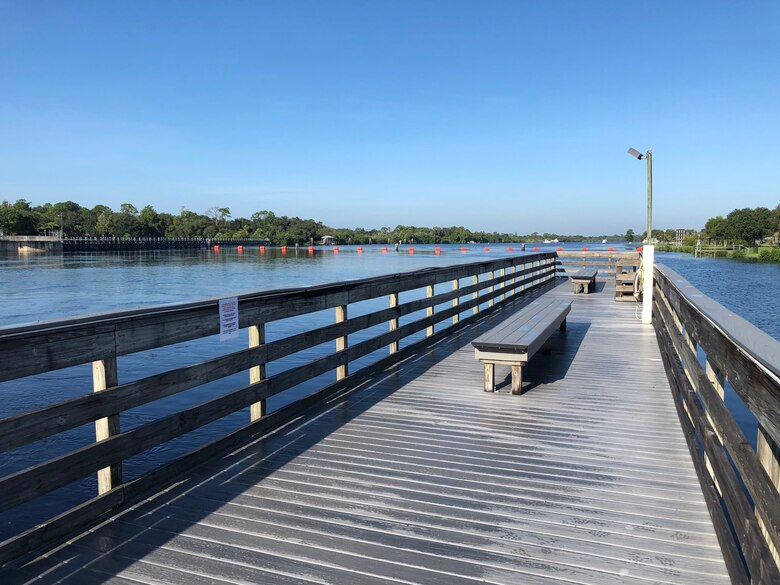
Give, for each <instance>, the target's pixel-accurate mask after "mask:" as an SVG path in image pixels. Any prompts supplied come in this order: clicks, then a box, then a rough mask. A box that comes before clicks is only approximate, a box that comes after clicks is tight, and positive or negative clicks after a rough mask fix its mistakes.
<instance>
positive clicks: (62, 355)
mask: <svg viewBox="0 0 780 585" xmlns="http://www.w3.org/2000/svg"><path fill="white" fill-rule="evenodd" d="M489 275H492V277H489ZM554 278H555V255H554V254H552V253H540V254H531V255H526V256H517V257H512V258H502V259H498V260H492V261H481V262H475V263H470V264H461V265H456V266H450V267H444V268H434V269H423V270H417V271H413V272H408V273H401V274H393V275H387V276H379V277H373V278H365V279H360V280H354V281H346V282H340V283H333V284H326V285H321V286H315V287H307V288H294V289H286V290H271V291H261V292H257V293H249V294H245V295H240V296H239V297H238V301H239V326H240V327H241V328H247V330H248V331H249V347H247V348H246V349H242V350H240V351H233V352H232V353H228V354H225V355H221V356H219V357H216V358H212V359H209V360H207V361H204V362H202V363H197V364H190V365H182V366H179V367H176V368H174V369H170V370H168V371H165V372H162V373H157V374H154V375H151V376H147V377H145V378H143V379H139V380H134V381H132V382H128V383H125V384H118V383H117V380H118V376H117V375H116V371H115V369H112V368H113V367H114V366H115V365H116V358H117V356H120V355H126V354H131V353H137V352H142V351H146V350H150V349H157V348H162V347H166V346H169V345H172V344H175V343H180V342H182V341H189V340H192V339H198V338H203V337H207V336H211V335H215V334H217V333H219V311H218V308H219V299H207V300H204V301H198V302H193V303H184V304H177V305H167V306H161V307H152V308H146V309H135V310H129V311H120V312H113V313H105V314H100V315H92V316H86V317H77V318H73V319H65V320H58V321H52V322H45V323H39V324H35V325H26V326H19V327H9V328H4V329H0V353H2V355H3V358H4V359H3V361H2V363H1V364H0V381H12V380H15V379H18V378H22V377H28V376H34V375H37V374H42V373H47V372H51V371H55V370H58V369H61V368H66V367H71V366H75V365H79V364H87V363H90V362H91V363H93V366H94V367H95V368H97V369H96V370H95V371H96V372H97V374H96V376H97V377H96V378H95V390H97V391H96V392H94V393H89V394H87V393H85V394H84V395H82V396H78V397H76V398H73V399H70V400H66V401H63V402H60V403H57V404H52V405H48V406H45V407H43V408H39V409H37V410H34V411H30V412H25V413H21V414H18V415H16V416H13V417H9V418H6V419H3V420H0V452H2V451H11V450H13V449H16V448H18V447H20V446H23V445H26V444H28V443H31V442H34V441H37V440H40V439H43V438H46V437H51V436H54V435H57V434H58V433H61V432H63V431H67V430H69V429H73V428H76V427H78V426H81V425H84V424H85V423H89V422H92V421H94V422H95V424H96V425H98V427H97V428H98V432H99V433H100V434H99V435H98V438H99V439H100V440H98V441H97V442H95V443H93V444H89V445H86V446H84V447H81V448H80V449H77V450H75V451H70V452H68V453H64V454H62V455H60V456H58V457H55V458H52V459H49V460H44V461H40V462H38V463H37V464H35V465H33V466H31V467H28V468H27V469H23V470H20V471H18V472H16V473H13V474H10V475H7V476H4V477H0V510H8V509H10V508H13V507H15V506H18V505H20V504H23V503H25V502H28V501H30V500H32V499H34V498H37V497H39V496H41V495H43V494H46V493H48V492H51V491H52V490H55V489H57V488H60V487H62V486H65V485H67V484H69V483H71V482H73V481H76V480H79V479H81V478H83V477H84V476H85V475H89V474H91V473H95V472H98V473H99V474H100V475H99V477H100V478H101V479H100V487H99V494H98V496H97V497H95V498H92V499H91V500H89V501H88V502H86V503H85V504H82V505H80V506H77V507H76V508H73V509H71V510H68V511H66V512H64V513H63V514H62V515H60V516H58V517H56V518H53V519H51V520H49V521H46V522H44V523H42V524H40V525H39V526H36V527H35V528H31V529H30V530H27V531H25V532H23V533H22V534H19V535H17V536H15V537H12V538H11V539H9V540H7V541H6V542H4V543H2V544H0V564H2V563H4V562H7V561H8V560H9V559H12V558H14V557H15V556H17V555H19V554H20V553H22V552H24V551H26V550H28V549H29V548H30V547H33V546H40V545H43V544H45V543H47V542H49V541H51V540H56V539H58V538H61V537H63V536H64V535H66V534H68V533H69V532H71V531H73V530H77V529H79V528H80V527H84V526H87V525H89V524H90V523H91V522H94V521H95V519H96V518H97V516H99V515H100V514H104V513H106V512H108V511H110V510H113V509H115V508H116V507H117V506H120V505H122V504H127V503H129V502H132V501H137V498H138V497H141V495H142V494H144V493H147V492H148V491H149V490H156V489H162V488H163V487H164V485H163V483H164V482H163V479H162V478H164V480H165V481H172V480H173V478H174V477H175V473H174V470H175V469H182V468H186V467H183V466H184V465H185V464H184V463H183V461H184V460H185V459H186V460H187V461H190V462H192V461H202V460H203V458H204V457H205V455H204V453H205V452H206V451H207V452H208V453H209V454H211V455H210V456H213V455H215V454H218V453H220V452H221V451H220V449H222V448H226V449H227V448H235V446H236V442H237V441H241V440H248V439H249V438H251V437H252V436H254V433H256V432H259V431H260V430H263V431H267V430H268V429H271V428H273V427H274V425H276V424H281V423H282V422H284V421H285V420H288V419H289V416H292V413H299V412H300V411H301V409H303V408H304V405H309V404H312V403H313V402H314V401H315V400H316V399H317V397H320V398H323V397H326V396H328V395H331V394H333V393H335V392H339V391H344V390H345V389H346V388H348V387H349V386H350V384H355V383H357V382H358V381H360V380H362V379H365V377H366V376H368V375H369V374H370V373H373V372H375V371H378V369H377V368H385V367H387V366H388V365H391V364H392V363H394V362H395V361H398V360H401V359H405V358H406V357H408V356H409V355H410V352H414V351H417V350H418V349H421V348H423V347H425V346H427V345H428V344H430V343H434V342H435V341H436V340H438V339H441V338H442V336H446V335H448V334H449V333H450V332H452V331H456V330H458V329H460V328H461V327H463V326H465V325H466V324H468V323H469V322H471V321H473V320H474V319H475V318H480V317H481V316H482V315H483V314H486V313H487V312H490V311H492V310H494V309H497V308H498V307H500V306H502V305H503V304H505V303H508V302H511V301H513V300H514V299H515V298H516V297H517V296H518V295H521V294H524V293H526V292H528V291H530V290H532V289H534V288H536V287H538V286H540V285H544V284H545V283H547V282H550V281H552V280H554ZM461 279H467V282H469V279H470V283H469V284H467V285H464V286H461V283H460V281H461ZM445 283H447V284H448V285H449V286H448V287H447V288H446V290H444V291H443V292H439V293H438V294H434V291H435V290H436V285H437V284H445ZM412 291H419V292H416V295H418V296H419V294H420V292H422V291H427V295H426V296H425V297H423V298H411V299H409V300H405V301H404V302H399V295H400V294H401V293H411V292H412ZM412 296H414V295H412ZM388 298H389V299H390V305H389V307H387V308H375V310H372V311H371V312H368V313H365V314H361V315H358V316H354V317H353V316H350V311H349V306H350V305H351V304H353V303H356V302H360V301H366V300H372V299H375V300H377V301H378V300H380V299H388ZM394 300H395V302H394ZM375 302H376V301H375ZM444 304H448V305H447V306H445V308H443V309H442V308H441V307H440V306H441V305H444ZM326 309H337V313H336V320H335V322H334V323H331V324H328V325H324V326H319V327H313V328H311V329H308V330H306V331H301V332H297V333H294V334H291V335H289V336H287V337H285V338H283V339H277V340H274V341H269V342H266V340H265V337H264V335H265V333H264V332H263V333H262V334H261V333H260V329H259V327H264V326H265V324H267V323H270V322H273V321H279V320H283V319H287V318H290V317H297V316H300V315H306V314H310V313H315V312H319V311H322V310H326ZM420 311H424V312H425V316H423V317H418V318H416V319H415V320H413V321H411V322H408V323H403V322H400V321H399V319H400V318H401V317H404V316H409V315H415V316H417V315H418V314H419V312H420ZM464 315H467V316H464ZM382 323H387V324H388V330H386V331H385V332H384V333H379V334H375V335H373V336H372V337H369V338H368V339H361V340H360V341H357V342H352V341H348V339H349V336H350V335H353V334H357V333H359V332H361V331H364V330H366V329H368V328H371V327H375V326H377V325H381V324H382ZM434 327H435V329H434ZM252 331H255V333H254V338H253V337H252ZM422 331H426V332H427V336H426V337H424V338H422V339H420V340H418V341H414V342H413V343H410V344H409V345H407V346H405V347H403V348H401V346H400V343H401V341H403V340H405V339H407V338H409V336H411V335H414V334H417V333H419V332H422ZM253 339H254V341H252V340H253ZM326 342H336V347H335V350H334V351H333V352H332V353H328V354H327V355H324V356H321V355H320V356H318V357H316V358H314V359H311V360H310V361H308V362H307V363H305V364H302V365H297V366H295V367H292V368H288V369H286V370H283V371H281V372H279V373H276V374H274V375H272V376H268V377H266V375H265V372H266V370H265V367H266V366H267V364H269V363H273V362H278V360H281V359H283V358H285V357H288V356H290V355H292V354H295V353H298V352H300V351H304V350H307V349H310V348H314V347H316V346H319V345H321V344H322V343H326ZM383 347H387V348H390V351H391V354H390V355H387V356H386V357H384V358H376V359H375V360H374V361H373V362H372V363H371V364H369V365H367V366H366V365H364V366H363V367H362V368H361V369H360V370H356V371H355V372H353V371H352V370H351V369H350V367H349V364H350V363H353V362H355V361H356V360H358V359H359V358H363V357H364V356H367V355H369V354H372V353H373V352H376V351H377V350H378V349H381V348H383ZM95 364H98V365H99V367H98V366H95ZM361 364H362V362H361ZM101 368H102V369H101ZM243 371H246V372H248V374H249V376H248V382H249V383H248V384H247V385H245V386H241V387H239V388H236V389H234V390H231V391H229V392H227V393H225V394H222V395H220V396H216V397H213V398H211V399H209V400H207V401H205V402H202V403H200V404H197V405H194V406H189V407H188V408H185V409H182V410H181V411H178V412H175V413H172V414H169V415H167V416H163V417H161V418H158V419H156V420H153V421H151V422H147V423H145V424H142V425H140V426H137V427H135V428H133V429H131V430H128V431H124V432H121V430H120V428H119V419H120V417H121V413H122V412H124V411H126V410H128V409H131V408H136V407H138V406H142V405H144V404H147V403H150V402H153V401H156V400H159V399H161V398H164V397H168V396H172V395H174V394H177V393H181V392H185V391H187V390H190V389H192V388H195V387H197V386H201V385H203V384H205V383H208V382H212V381H215V380H219V379H222V378H225V377H227V376H231V375H233V374H236V373H239V372H243ZM331 371H335V372H336V373H337V375H336V381H335V382H334V383H332V384H327V385H326V386H325V387H323V388H321V389H320V390H319V391H318V392H316V393H315V395H313V397H312V396H310V397H307V398H305V399H302V400H300V401H298V403H295V404H293V405H290V406H287V407H284V408H283V409H280V410H279V411H275V412H272V413H266V412H265V400H266V399H267V398H269V397H271V396H273V395H276V394H278V393H280V392H284V391H285V390H288V389H290V388H293V387H295V386H297V385H299V384H301V383H303V382H305V381H307V380H311V379H313V378H315V377H317V376H320V375H322V374H325V373H327V372H331ZM100 372H104V375H102V377H101V376H99V375H98V374H99V373H100ZM6 387H7V388H13V383H10V384H6ZM85 391H86V389H85ZM248 406H251V407H252V408H251V418H250V420H248V421H247V423H248V425H247V427H245V428H243V429H240V430H239V431H235V432H234V433H231V434H229V435H226V436H225V437H224V440H222V439H221V440H218V441H216V442H213V443H209V444H208V445H206V446H204V447H202V449H204V450H206V451H203V452H201V449H196V450H195V451H193V452H192V453H190V454H189V455H188V456H186V458H180V459H178V460H175V461H173V462H170V463H166V464H163V465H162V466H160V467H158V468H156V469H155V470H151V471H149V472H147V473H146V474H144V475H143V476H141V477H140V478H138V479H135V480H133V481H132V482H130V483H129V484H123V483H121V481H122V479H121V465H122V462H123V461H124V460H125V459H127V458H129V457H132V456H134V455H137V454H139V453H142V452H144V451H147V450H148V449H151V448H154V447H156V446H158V445H160V444H161V443H163V442H166V441H169V440H171V439H173V438H176V437H179V436H181V435H183V434H185V433H188V432H190V431H192V430H194V429H197V428H200V427H202V426H204V425H206V424H209V423H211V422H214V421H216V420H219V419H221V418H223V417H225V416H227V415H229V414H232V413H234V412H236V411H238V410H241V409H243V408H246V407H248ZM239 437H240V438H239ZM154 478H158V479H154Z"/></svg>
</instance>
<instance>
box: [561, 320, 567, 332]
mask: <svg viewBox="0 0 780 585" xmlns="http://www.w3.org/2000/svg"><path fill="white" fill-rule="evenodd" d="M561 331H566V319H565V318H564V320H563V321H561Z"/></svg>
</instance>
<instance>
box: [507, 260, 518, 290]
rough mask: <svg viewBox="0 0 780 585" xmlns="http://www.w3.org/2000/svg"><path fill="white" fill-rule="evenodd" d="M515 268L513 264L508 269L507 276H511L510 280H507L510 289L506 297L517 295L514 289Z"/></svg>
mask: <svg viewBox="0 0 780 585" xmlns="http://www.w3.org/2000/svg"><path fill="white" fill-rule="evenodd" d="M515 268H516V266H515V265H514V264H512V266H510V267H509V274H511V275H512V278H511V279H510V280H509V284H510V285H511V286H512V289H511V290H510V291H509V293H508V295H507V296H510V297H511V296H513V295H516V294H517V290H516V289H515V281H516V280H517V279H516V278H515V277H514V274H515Z"/></svg>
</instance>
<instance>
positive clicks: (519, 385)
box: [512, 366, 523, 394]
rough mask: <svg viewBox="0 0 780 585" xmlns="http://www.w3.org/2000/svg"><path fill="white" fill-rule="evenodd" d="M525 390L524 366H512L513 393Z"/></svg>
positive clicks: (520, 392)
mask: <svg viewBox="0 0 780 585" xmlns="http://www.w3.org/2000/svg"><path fill="white" fill-rule="evenodd" d="M522 392H523V366H512V394H522Z"/></svg>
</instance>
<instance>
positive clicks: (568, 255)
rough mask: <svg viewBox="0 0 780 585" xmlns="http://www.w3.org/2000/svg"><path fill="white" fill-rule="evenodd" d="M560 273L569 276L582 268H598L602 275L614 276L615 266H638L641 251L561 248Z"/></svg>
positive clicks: (559, 254) (559, 258)
mask: <svg viewBox="0 0 780 585" xmlns="http://www.w3.org/2000/svg"><path fill="white" fill-rule="evenodd" d="M556 255H557V256H558V275H559V276H567V275H569V274H571V273H573V272H577V271H578V270H580V269H581V268H594V267H595V268H598V269H599V275H601V276H614V275H615V267H616V266H617V265H622V266H626V267H627V266H636V265H638V264H639V252H629V251H625V252H615V251H613V252H609V251H573V250H570V251H566V250H559V251H557V252H556Z"/></svg>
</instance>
